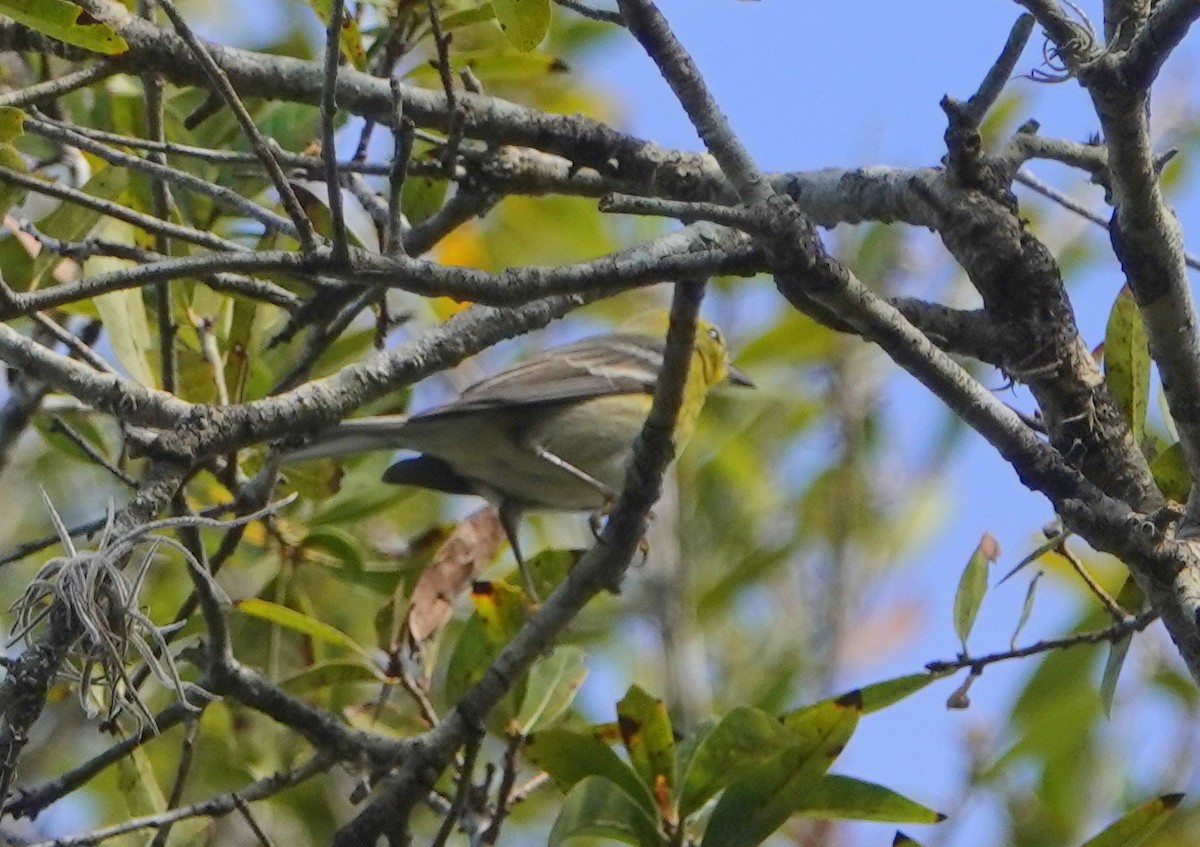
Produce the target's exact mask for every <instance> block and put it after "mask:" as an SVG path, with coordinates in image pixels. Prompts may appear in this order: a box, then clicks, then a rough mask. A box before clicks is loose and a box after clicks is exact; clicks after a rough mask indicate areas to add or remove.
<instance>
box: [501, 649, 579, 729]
mask: <svg viewBox="0 0 1200 847" xmlns="http://www.w3.org/2000/svg"><path fill="white" fill-rule="evenodd" d="M583 657H584V654H583V651H582V650H580V649H579V648H578V647H575V646H574V645H571V644H564V645H562V646H559V647H556V648H555V649H554V652H553V653H551V654H550V655H549V656H546V657H545V658H542V659H539V660H538V661H536V662H534V664H533V667H532V668H530V669H529V682H528V683H527V684H526V687H525V697H524V698H523V699H522V700H521V709H520V711H518V713H517V723H518V724H520V727H521V730H520V731H521V734H522V735H528V734H530V733H531V732H533V730H534V729H535V728H537V727H538V726H549V725H551V724H553V723H554V722H555V721H556V720H558V718H560V717H561V716H562V715H563V713H564V712H566V711H567V709H569V708H570V707H571V703H572V702H574V700H575V695H576V694H578V693H579V686H580V685H582V684H583V680H584V677H586V676H587V668H586V667H585V666H584V664H583Z"/></svg>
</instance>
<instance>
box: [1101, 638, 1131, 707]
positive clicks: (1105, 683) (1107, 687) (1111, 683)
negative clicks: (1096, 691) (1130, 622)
mask: <svg viewBox="0 0 1200 847" xmlns="http://www.w3.org/2000/svg"><path fill="white" fill-rule="evenodd" d="M1132 641H1133V635H1132V634H1130V635H1126V636H1125V637H1124V638H1122V639H1120V640H1119V641H1114V642H1113V643H1112V644H1110V645H1108V658H1107V659H1106V660H1105V662H1104V675H1103V676H1102V677H1101V678H1100V705H1101V706H1103V707H1104V714H1105V716H1106V717H1111V715H1112V704H1113V697H1115V696H1116V694H1117V679H1118V678H1119V677H1120V676H1121V668H1122V667H1124V666H1125V657H1126V656H1127V655H1128V654H1129V645H1130V644H1131V643H1132Z"/></svg>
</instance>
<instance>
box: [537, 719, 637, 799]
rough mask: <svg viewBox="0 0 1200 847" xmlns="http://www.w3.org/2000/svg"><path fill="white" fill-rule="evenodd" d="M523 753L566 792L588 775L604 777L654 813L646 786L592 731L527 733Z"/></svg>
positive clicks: (565, 730)
mask: <svg viewBox="0 0 1200 847" xmlns="http://www.w3.org/2000/svg"><path fill="white" fill-rule="evenodd" d="M525 756H526V757H527V758H528V759H529V761H531V762H533V764H534V765H536V766H537V767H539V768H541V769H542V770H544V771H545V772H546V773H547V774H549V776H550V779H551V780H553V781H554V784H555V785H557V786H558V788H559V790H560V791H562V792H564V793H567V794H569V793H570V792H571V789H573V788H574V787H575V784H576V783H578V782H580V781H581V780H583V779H586V778H587V777H603V778H604V779H605V780H606V781H607V782H611V783H612V784H613V785H616V786H618V787H619V788H620V789H621V791H623V792H624V793H625V794H627V795H628V796H629V797H630V798H631V799H632V800H633V801H634V802H635V803H637V804H638V806H640V807H641V808H642V809H643V810H644V811H645V813H646V814H647V815H651V816H654V815H657V809H656V806H655V803H654V799H653V797H651V795H650V791H649V789H648V788H647V787H646V785H645V784H643V783H642V781H641V780H640V779H639V778H638V775H637V774H636V773H634V771H633V768H631V767H630V766H629V765H627V764H625V763H624V762H623V761H621V757H620V756H618V755H617V754H616V753H615V752H613V749H612V748H611V747H609V746H608V745H607V744H605V743H604V742H603V741H601V740H600V739H599V738H597V737H596V735H595V734H594V733H587V732H580V731H578V730H574V729H548V730H545V731H544V732H538V733H535V734H534V735H531V736H530V737H529V742H528V743H527V744H526V745H525Z"/></svg>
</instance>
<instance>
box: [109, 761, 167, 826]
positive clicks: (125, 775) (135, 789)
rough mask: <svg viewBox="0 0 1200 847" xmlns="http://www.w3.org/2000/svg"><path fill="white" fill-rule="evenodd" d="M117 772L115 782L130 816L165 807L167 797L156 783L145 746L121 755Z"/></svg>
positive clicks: (154, 812) (154, 811) (161, 809)
mask: <svg viewBox="0 0 1200 847" xmlns="http://www.w3.org/2000/svg"><path fill="white" fill-rule="evenodd" d="M117 774H118V775H117V780H118V782H117V784H118V786H119V787H120V789H121V796H122V797H123V798H124V799H125V808H126V809H128V810H129V814H130V815H131V816H134V815H138V816H140V815H154V814H158V813H159V812H162V811H163V810H164V809H166V808H167V798H166V796H165V795H164V794H163V793H162V787H161V786H159V784H158V777H157V776H155V774H154V766H153V765H152V764H151V762H150V758H149V756H147V754H146V748H145V747H137V748H135V749H134V750H132V751H131V752H130V755H129V756H122V757H121V759H120V763H119V765H118V769H117Z"/></svg>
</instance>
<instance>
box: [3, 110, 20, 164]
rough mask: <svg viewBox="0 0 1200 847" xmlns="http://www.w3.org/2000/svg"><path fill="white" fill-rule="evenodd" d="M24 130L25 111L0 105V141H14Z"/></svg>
mask: <svg viewBox="0 0 1200 847" xmlns="http://www.w3.org/2000/svg"><path fill="white" fill-rule="evenodd" d="M24 132H25V111H24V110H23V109H17V108H15V107H13V106H0V142H8V141H12V140H13V139H14V138H16V137H17V136H18V135H23V134H24ZM6 164H7V163H6Z"/></svg>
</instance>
